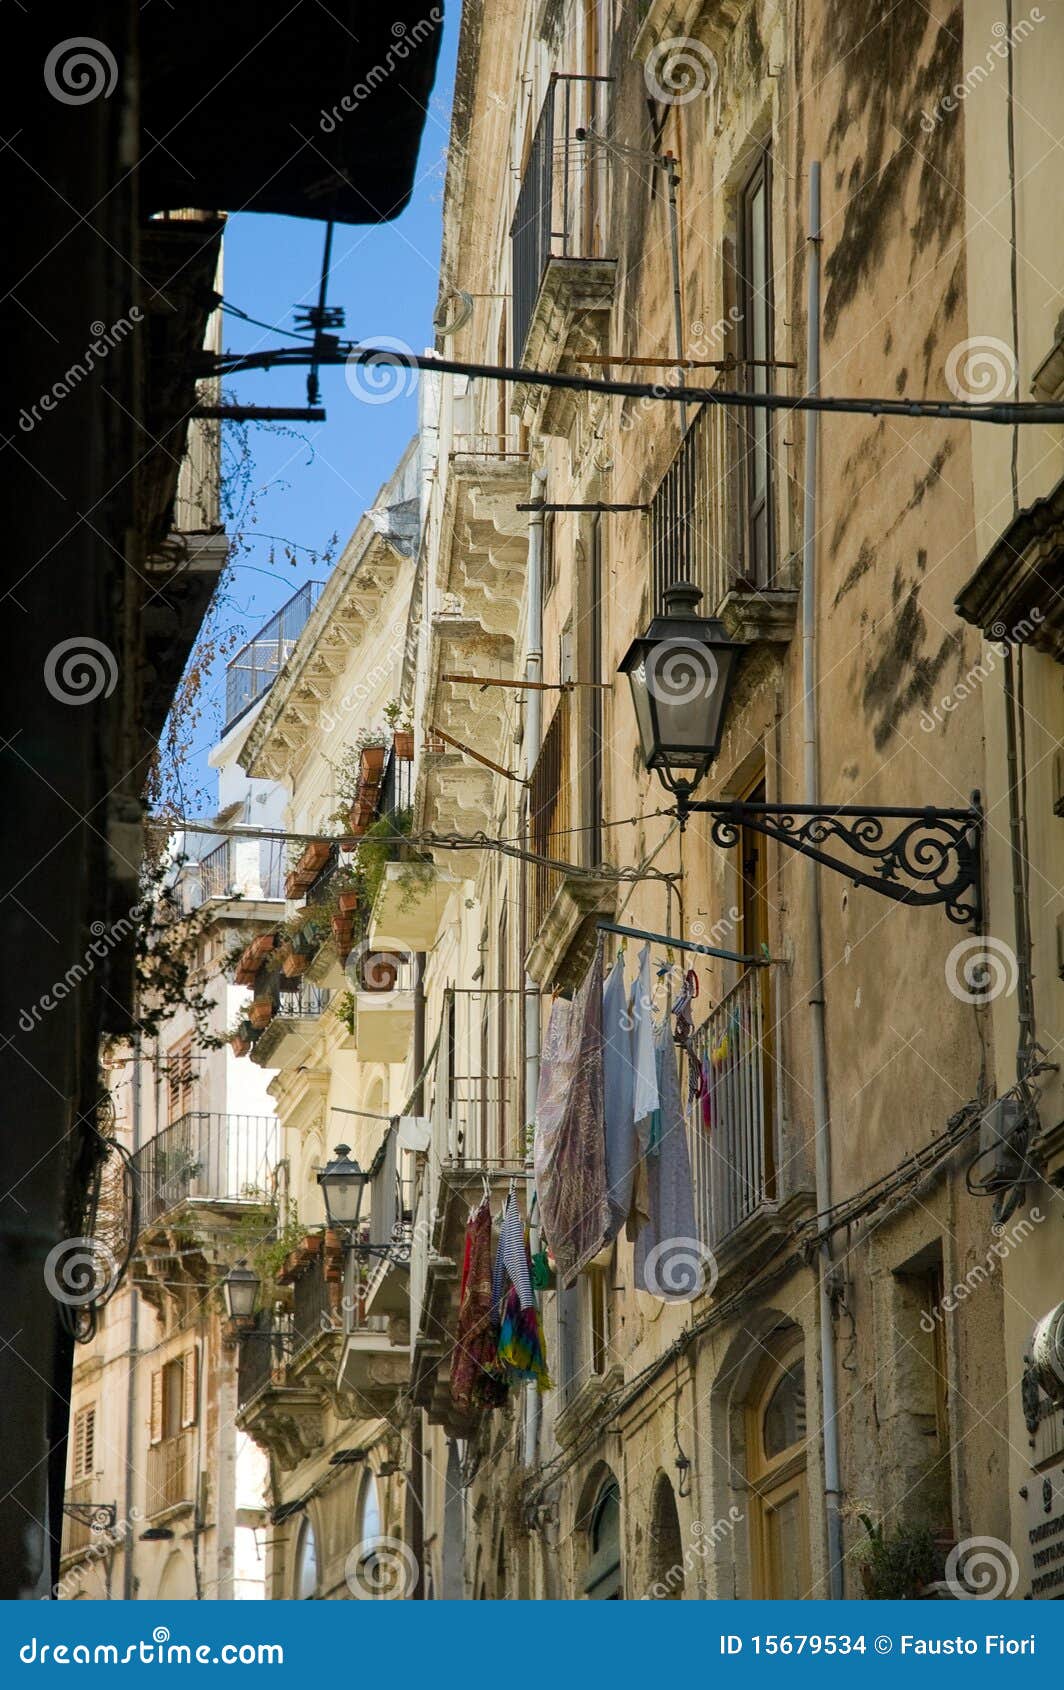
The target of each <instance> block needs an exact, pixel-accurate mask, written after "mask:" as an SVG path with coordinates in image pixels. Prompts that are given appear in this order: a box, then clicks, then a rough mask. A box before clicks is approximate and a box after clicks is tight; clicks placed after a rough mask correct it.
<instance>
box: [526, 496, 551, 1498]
mask: <svg viewBox="0 0 1064 1690" xmlns="http://www.w3.org/2000/svg"><path fill="white" fill-rule="evenodd" d="M546 488H547V477H546V476H545V475H544V473H543V471H542V470H537V471H536V472H535V474H534V475H533V477H532V487H531V490H530V501H531V503H532V504H536V503H538V502H539V501H540V500H542V499H543V497H544V494H545V492H546ZM525 636H526V637H525V679H526V680H527V681H541V680H542V679H543V512H542V510H532V511H530V512H529V514H528V615H527V620H526V628H525ZM542 737H543V694H542V693H541V692H536V691H535V689H530V690H529V692H528V693H527V695H526V699H525V745H524V750H525V757H524V762H525V774H526V776H527V777H529V778H531V775H532V770H533V769H534V768H535V766H536V759H537V758H538V756H539V748H540V741H541V740H542ZM526 792H527V789H526ZM525 803H526V806H527V803H528V798H527V796H526V798H525ZM526 815H527V811H526ZM524 872H525V873H526V874H527V873H528V869H527V865H526V867H525V870H524ZM524 1003H525V1121H524V1124H525V1126H527V1125H528V1123H529V1121H533V1120H535V1116H536V1105H537V1102H538V1099H539V1013H540V1003H539V987H538V986H537V985H536V982H535V981H534V980H532V979H529V978H528V976H527V975H526V977H525V997H524ZM525 1404H526V1407H525V1465H526V1466H528V1467H531V1466H533V1465H534V1463H535V1459H536V1450H537V1448H538V1445H539V1422H540V1401H539V1390H538V1388H537V1387H536V1386H535V1385H531V1386H529V1389H528V1394H527V1396H526V1398H525Z"/></svg>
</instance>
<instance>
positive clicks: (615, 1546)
mask: <svg viewBox="0 0 1064 1690" xmlns="http://www.w3.org/2000/svg"><path fill="white" fill-rule="evenodd" d="M587 1535H588V1551H589V1554H588V1567H587V1573H586V1575H585V1577H584V1595H585V1596H586V1597H587V1598H588V1600H589V1601H592V1602H619V1601H620V1599H621V1595H622V1589H621V1493H620V1489H619V1488H618V1485H617V1481H616V1479H614V1478H613V1477H610V1478H609V1479H607V1480H606V1482H605V1483H604V1484H603V1485H602V1486H601V1487H600V1489H599V1492H598V1495H597V1497H596V1498H595V1504H594V1507H593V1508H592V1510H591V1520H590V1524H589V1527H588V1534H587Z"/></svg>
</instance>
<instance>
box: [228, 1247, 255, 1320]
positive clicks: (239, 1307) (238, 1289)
mask: <svg viewBox="0 0 1064 1690" xmlns="http://www.w3.org/2000/svg"><path fill="white" fill-rule="evenodd" d="M260 1283H261V1282H260V1280H259V1276H258V1274H257V1273H256V1272H255V1271H254V1269H253V1268H249V1267H248V1264H247V1262H246V1260H244V1258H243V1257H242V1258H241V1260H240V1261H239V1262H237V1263H236V1266H235V1267H231V1268H230V1269H229V1272H228V1273H227V1274H226V1276H225V1278H224V1279H223V1280H222V1296H223V1297H224V1298H225V1312H226V1314H227V1315H228V1316H229V1319H230V1320H231V1321H234V1322H235V1323H238V1324H243V1323H244V1322H246V1321H250V1320H253V1319H254V1317H255V1304H256V1302H257V1301H258V1296H259V1286H260Z"/></svg>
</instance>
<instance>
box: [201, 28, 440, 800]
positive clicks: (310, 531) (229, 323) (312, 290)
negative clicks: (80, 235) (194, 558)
mask: <svg viewBox="0 0 1064 1690" xmlns="http://www.w3.org/2000/svg"><path fill="white" fill-rule="evenodd" d="M458 24H459V6H458V4H457V3H456V0H452V4H451V5H450V6H449V7H448V8H447V17H446V23H445V27H444V39H443V44H442V48H441V54H440V63H439V69H438V72H437V76H436V86H435V88H434V90H433V93H432V97H431V101H430V105H429V110H428V116H427V119H426V122H425V129H424V133H423V136H422V141H421V152H420V155H419V158H418V167H417V176H416V182H415V187H414V193H413V197H412V199H411V202H410V204H409V205H408V207H407V209H406V210H405V211H404V212H403V214H402V215H401V216H400V217H398V218H397V219H396V220H395V221H394V222H392V223H386V224H380V225H377V226H367V227H353V226H338V227H337V229H336V231H335V235H334V241H333V257H332V266H331V278H332V279H331V282H330V287H329V303H330V304H332V305H342V306H343V307H344V310H345V312H346V324H345V327H344V329H343V330H341V331H340V332H341V334H343V335H344V336H346V337H347V338H350V339H353V340H363V341H380V340H382V339H383V340H385V342H386V343H387V340H388V339H390V340H391V341H392V342H395V341H399V342H401V343H403V344H404V345H406V346H409V347H411V348H412V349H413V350H414V351H417V352H420V351H422V350H424V349H425V348H426V347H428V346H431V344H432V338H433V331H432V315H433V311H434V310H435V306H436V288H437V277H438V272H439V257H440V235H441V219H442V210H443V181H444V168H445V163H446V149H447V139H448V134H449V129H450V111H451V94H452V89H453V84H454V60H455V50H456V47H457V40H458ZM323 242H324V226H323V225H322V224H318V223H313V222H310V221H307V220H306V219H303V218H292V217H260V216H254V215H251V214H249V213H243V214H236V215H234V216H232V217H230V219H229V222H228V225H227V228H226V236H225V281H224V291H225V298H226V301H227V302H229V303H231V304H232V305H235V306H237V307H239V309H240V310H242V311H245V312H247V314H248V315H249V316H251V317H256V318H259V319H260V320H261V321H262V322H264V323H267V324H276V325H277V326H278V327H280V328H288V329H291V328H292V327H293V326H294V324H293V317H292V308H293V306H294V305H307V304H311V303H313V302H314V301H315V299H316V297H317V289H318V279H319V275H320V271H321V259H322V247H323ZM223 338H224V344H225V346H226V348H227V349H228V350H231V351H247V350H251V349H253V348H259V349H262V348H265V347H267V346H275V345H280V344H293V343H292V342H290V341H289V342H285V341H284V340H282V338H281V337H280V336H277V335H274V334H270V333H268V332H266V331H264V330H262V329H258V328H255V327H252V326H251V325H249V324H246V323H243V322H241V321H239V320H238V319H237V318H235V317H233V316H232V315H227V316H226V318H225V321H224V336H223ZM305 379H306V372H305V371H304V370H301V369H300V370H279V371H275V372H272V373H258V372H256V373H253V374H241V375H239V376H236V377H233V378H232V379H231V380H230V382H229V383H227V387H226V398H227V400H230V401H231V400H233V399H239V400H240V401H242V402H244V403H247V404H261V405H303V404H305V403H306V390H305ZM321 385H322V401H323V403H324V405H325V409H326V411H327V414H328V420H327V421H326V422H325V423H318V424H308V423H296V424H291V425H288V428H287V431H286V432H284V433H275V432H273V431H271V430H268V429H264V428H259V427H255V426H252V427H251V428H250V429H249V431H248V440H249V443H250V446H251V450H252V453H253V456H254V473H253V485H254V487H255V489H256V495H255V507H256V522H255V525H254V526H253V527H252V528H250V529H249V530H248V536H249V539H250V540H251V546H250V551H247V550H243V551H242V553H241V555H240V557H239V559H238V562H237V566H236V571H235V577H234V583H233V587H232V590H231V598H232V601H233V608H232V611H231V613H230V612H229V611H228V610H227V611H226V620H227V622H230V623H233V624H235V625H237V626H239V627H240V628H241V629H242V630H243V632H244V635H245V636H250V634H252V633H253V632H254V631H255V629H256V628H257V627H258V625H259V624H260V623H261V622H263V621H265V620H266V618H267V617H269V616H270V615H271V614H272V613H273V611H275V610H276V609H277V608H278V607H279V606H280V605H282V604H283V603H284V601H285V600H286V599H287V598H289V597H290V596H291V594H292V593H293V592H294V591H295V589H296V587H297V586H299V585H300V584H301V583H302V582H303V581H304V580H307V579H310V578H311V577H313V576H315V575H319V576H320V575H321V574H322V573H323V572H322V570H321V568H320V566H319V567H317V568H315V566H314V564H313V561H312V560H311V559H310V558H309V557H308V555H307V551H306V550H297V551H296V557H297V559H298V560H299V561H298V562H297V565H296V566H295V567H294V568H293V567H292V565H291V564H290V563H289V562H288V561H287V559H286V558H285V557H284V550H283V546H282V545H279V544H277V541H280V542H289V543H290V544H291V545H292V546H294V547H297V548H307V549H309V550H310V551H319V552H320V551H321V550H322V549H323V548H324V547H326V546H327V545H328V543H329V540H330V538H331V536H332V535H333V534H334V533H335V534H337V535H338V536H339V540H340V544H341V545H342V544H343V542H344V541H345V540H346V539H347V537H348V536H349V535H350V533H351V532H352V530H353V529H354V528H355V526H356V524H357V522H358V519H359V517H360V516H361V514H362V512H363V510H365V509H366V507H367V506H368V505H370V504H372V502H373V499H374V496H375V494H376V492H377V489H378V488H379V486H380V485H381V483H382V481H384V480H386V479H387V477H388V476H389V475H390V473H391V471H392V470H393V469H394V467H395V465H396V463H397V462H398V459H399V456H400V454H401V452H402V450H403V448H404V446H405V445H406V443H407V441H408V440H409V439H410V437H411V435H412V434H413V432H414V429H415V427H416V423H417V395H416V391H412V389H413V387H414V383H413V380H412V379H408V378H404V379H403V381H402V383H401V386H402V388H403V391H402V393H400V394H399V395H398V396H396V397H394V398H392V399H390V400H389V401H388V402H387V403H367V402H366V401H365V400H360V399H358V398H356V397H355V396H354V395H353V394H352V392H351V390H350V389H349V387H348V385H347V381H346V379H345V372H344V370H343V369H342V368H332V369H325V370H323V371H322V375H321ZM292 431H294V433H293V432H292ZM271 535H272V536H275V537H276V541H273V542H271V540H270V539H269V538H268V536H271ZM271 546H272V549H273V551H274V556H273V559H272V560H271V555H270V554H271ZM223 674H224V672H219V673H218V674H215V675H214V676H213V678H212V685H211V694H212V696H213V697H215V698H220V697H221V693H222V681H223ZM219 726H220V713H219V710H218V708H209V709H208V710H207V711H206V712H205V715H204V718H203V722H202V724H201V743H199V744H197V745H196V746H195V747H194V748H193V749H192V756H193V757H194V758H195V759H196V761H197V764H198V765H200V766H198V767H197V769H196V776H197V778H202V764H201V760H202V757H203V755H204V753H205V752H206V750H207V749H208V748H209V746H210V744H211V743H212V742H213V740H214V738H215V737H216V734H217V730H218V728H219Z"/></svg>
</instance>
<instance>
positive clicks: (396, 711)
mask: <svg viewBox="0 0 1064 1690" xmlns="http://www.w3.org/2000/svg"><path fill="white" fill-rule="evenodd" d="M384 715H385V719H386V721H387V723H388V726H389V727H390V728H391V730H392V751H393V753H394V755H395V756H396V757H397V758H398V759H399V761H400V762H401V763H411V762H413V760H414V721H413V717H412V716H411V715H410V712H409V711H408V710H404V709H403V707H402V705H401V704H400V703H399V700H398V699H397V698H393V699H392V701H391V703H390V704H388V705H386V706H385V710H384Z"/></svg>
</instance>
